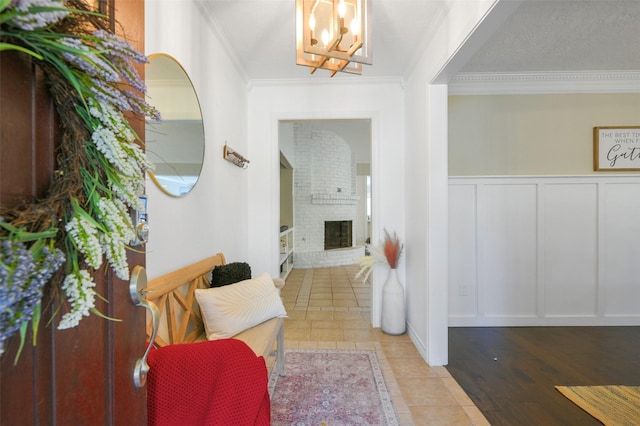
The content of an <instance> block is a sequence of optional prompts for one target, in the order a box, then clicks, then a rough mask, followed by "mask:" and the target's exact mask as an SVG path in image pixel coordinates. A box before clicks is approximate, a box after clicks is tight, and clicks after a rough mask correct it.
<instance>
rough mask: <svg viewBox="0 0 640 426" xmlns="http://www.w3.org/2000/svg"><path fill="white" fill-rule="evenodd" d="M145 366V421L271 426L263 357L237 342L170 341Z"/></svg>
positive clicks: (161, 425)
mask: <svg viewBox="0 0 640 426" xmlns="http://www.w3.org/2000/svg"><path fill="white" fill-rule="evenodd" d="M149 366H150V367H151V369H150V370H149V374H148V376H147V409H148V410H147V411H148V419H149V425H154V426H178V425H180V426H183V425H193V426H203V425H224V426H228V425H234V426H236V425H238V426H241V425H269V422H270V416H271V408H270V399H269V392H268V389H267V380H268V377H267V376H268V374H267V367H266V365H265V361H264V358H263V357H257V356H256V355H255V354H254V352H253V351H252V350H251V348H249V346H247V345H246V344H245V343H244V342H242V341H240V340H235V339H222V340H213V341H206V342H199V343H187V344H178V345H168V346H165V347H163V348H160V349H154V350H152V351H151V353H150V354H149Z"/></svg>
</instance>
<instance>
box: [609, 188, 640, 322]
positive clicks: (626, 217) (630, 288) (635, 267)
mask: <svg viewBox="0 0 640 426" xmlns="http://www.w3.org/2000/svg"><path fill="white" fill-rule="evenodd" d="M602 186H603V188H604V191H603V192H604V194H605V196H604V199H603V204H604V206H603V220H602V225H603V235H602V259H603V260H604V262H603V264H602V268H603V270H602V280H603V282H604V283H606V286H605V287H604V290H605V291H604V301H603V304H604V308H603V314H604V315H605V316H610V317H625V316H628V315H637V314H638V310H639V309H640V284H639V282H638V281H639V277H640V267H639V264H640V183H607V184H604V185H602Z"/></svg>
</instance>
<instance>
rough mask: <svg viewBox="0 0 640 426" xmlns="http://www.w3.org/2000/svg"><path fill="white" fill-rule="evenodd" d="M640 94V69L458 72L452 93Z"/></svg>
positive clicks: (452, 86) (451, 87)
mask: <svg viewBox="0 0 640 426" xmlns="http://www.w3.org/2000/svg"><path fill="white" fill-rule="evenodd" d="M554 93H640V71H606V72H604V71H574V72H528V73H459V74H457V75H456V76H455V77H454V78H453V79H452V81H450V82H449V94H450V95H518V94H554Z"/></svg>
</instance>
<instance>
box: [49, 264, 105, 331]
mask: <svg viewBox="0 0 640 426" xmlns="http://www.w3.org/2000/svg"><path fill="white" fill-rule="evenodd" d="M95 286H96V283H94V282H93V278H91V275H89V273H88V272H87V271H85V270H84V269H79V270H77V271H75V272H73V273H71V274H69V275H67V276H66V277H65V279H64V282H63V283H62V290H63V291H64V293H65V294H66V296H67V300H68V302H69V303H70V304H71V310H70V311H69V312H67V313H65V314H64V315H63V316H62V319H61V320H60V323H59V324H58V329H59V330H64V329H66V328H72V327H75V326H77V325H78V323H79V322H80V320H81V319H82V317H86V316H89V312H91V311H92V309H94V308H95V298H96V291H95V290H94V287H95Z"/></svg>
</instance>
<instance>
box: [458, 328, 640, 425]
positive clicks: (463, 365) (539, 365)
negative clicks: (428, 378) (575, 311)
mask: <svg viewBox="0 0 640 426" xmlns="http://www.w3.org/2000/svg"><path fill="white" fill-rule="evenodd" d="M447 370H449V372H450V374H451V375H452V376H453V377H454V378H455V379H456V381H457V382H458V383H459V384H460V386H461V387H462V388H463V389H464V391H465V392H466V393H467V395H468V396H469V397H470V398H471V400H472V401H473V402H474V403H475V404H476V406H477V407H478V408H479V409H480V411H481V412H482V413H483V414H484V416H485V417H486V418H487V420H488V421H489V422H490V423H491V424H492V425H494V426H499V425H510V426H511V425H544V426H552V425H580V426H582V425H600V424H601V423H599V422H598V421H597V420H595V419H594V418H593V417H591V416H590V415H589V414H587V413H586V412H584V411H583V410H582V409H580V408H578V407H577V406H576V405H574V404H573V403H572V402H570V401H569V400H568V399H566V398H565V397H563V396H562V395H561V394H560V393H559V392H558V391H556V390H555V389H554V386H555V385H640V327H487V328H484V327H478V328H476V327H473V328H465V327H460V328H450V329H449V365H448V366H447Z"/></svg>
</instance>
